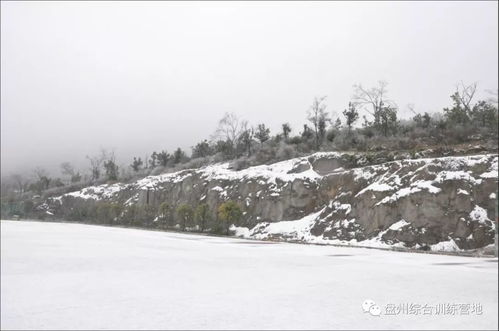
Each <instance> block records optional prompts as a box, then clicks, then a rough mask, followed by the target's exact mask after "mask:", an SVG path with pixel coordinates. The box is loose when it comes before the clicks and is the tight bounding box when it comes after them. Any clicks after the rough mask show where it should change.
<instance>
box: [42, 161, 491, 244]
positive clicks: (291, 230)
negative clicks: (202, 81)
mask: <svg viewBox="0 0 499 331" xmlns="http://www.w3.org/2000/svg"><path fill="white" fill-rule="evenodd" d="M361 164H362V159H360V158H358V157H357V158H356V157H355V156H352V155H350V154H338V153H316V154H313V155H311V156H309V157H303V158H297V159H292V160H288V161H284V162H279V163H275V164H272V165H263V166H257V167H251V168H248V169H244V170H240V171H233V170H231V169H229V164H217V165H211V166H207V167H204V168H201V169H193V170H184V171H180V172H176V173H171V174H163V175H159V176H150V177H146V178H144V179H142V180H139V181H137V182H134V183H131V184H113V185H101V186H95V187H89V188H86V189H83V190H82V191H77V192H72V193H68V194H65V195H63V196H60V197H57V198H51V199H49V200H48V201H47V203H46V204H44V205H43V208H45V209H46V210H48V211H49V212H51V213H54V214H55V215H58V214H60V215H62V214H63V210H64V209H67V208H72V206H74V205H75V204H78V203H82V202H83V203H84V201H88V200H109V201H113V202H119V203H123V204H127V205H128V204H151V205H153V206H158V205H159V204H161V203H162V202H164V201H166V202H168V203H169V204H170V205H171V206H177V205H179V204H183V203H186V204H191V205H193V206H196V205H198V204H199V203H203V202H205V203H207V204H208V205H209V207H210V212H211V213H212V215H213V216H215V213H216V210H217V207H218V206H219V205H220V204H221V203H223V202H224V201H227V200H233V201H237V202H238V203H239V204H240V206H241V208H242V209H243V212H244V218H243V221H242V222H241V224H238V227H236V228H234V230H235V231H236V233H238V234H241V235H245V236H248V237H254V238H261V239H265V238H267V239H270V238H278V239H287V240H296V241H307V242H321V243H349V244H359V245H369V246H398V247H410V248H417V249H432V250H457V249H474V248H480V247H484V246H487V245H489V244H492V243H493V241H494V224H493V222H492V220H493V219H495V218H496V216H495V205H496V203H497V202H496V201H497V200H496V194H497V192H496V191H497V171H498V170H497V165H498V158H497V155H493V154H488V155H475V156H458V157H441V158H429V159H414V160H398V161H392V162H386V163H382V164H378V165H371V166H364V167H362V166H360V165H361ZM290 221H291V222H290ZM244 228H247V229H244Z"/></svg>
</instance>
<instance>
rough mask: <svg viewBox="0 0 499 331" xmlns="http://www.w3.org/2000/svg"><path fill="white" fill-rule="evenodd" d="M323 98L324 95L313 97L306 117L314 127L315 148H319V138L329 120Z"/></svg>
mask: <svg viewBox="0 0 499 331" xmlns="http://www.w3.org/2000/svg"><path fill="white" fill-rule="evenodd" d="M325 100H326V97H315V98H314V101H313V102H312V106H311V107H310V109H309V110H308V113H307V115H308V116H307V119H308V120H309V121H310V123H312V125H313V127H314V134H315V148H316V149H319V147H320V145H321V144H320V143H321V138H322V136H323V134H324V132H325V128H326V123H328V122H330V121H331V119H330V118H329V115H328V114H327V113H326V107H327V106H326V104H325V102H324V101H325Z"/></svg>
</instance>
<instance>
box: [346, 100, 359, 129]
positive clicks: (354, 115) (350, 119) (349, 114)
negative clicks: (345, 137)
mask: <svg viewBox="0 0 499 331" xmlns="http://www.w3.org/2000/svg"><path fill="white" fill-rule="evenodd" d="M343 115H344V116H345V120H346V124H347V127H348V131H349V132H350V131H351V130H352V126H353V125H354V123H355V122H356V121H357V120H358V119H359V111H358V110H357V108H356V107H355V104H353V103H352V102H349V103H348V110H347V109H345V110H344V111H343Z"/></svg>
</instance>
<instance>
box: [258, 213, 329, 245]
mask: <svg viewBox="0 0 499 331" xmlns="http://www.w3.org/2000/svg"><path fill="white" fill-rule="evenodd" d="M322 211H323V210H320V211H318V212H315V213H312V214H310V215H307V216H305V217H303V218H301V219H299V220H294V221H281V222H274V223H267V222H265V223H260V224H257V225H256V226H255V227H254V228H253V229H252V230H251V231H250V233H249V236H250V237H252V238H255V239H267V238H271V237H272V236H276V235H277V236H282V237H284V238H292V239H296V240H304V241H310V240H312V241H313V240H314V239H315V238H314V237H315V236H313V235H311V234H310V228H311V227H312V226H313V225H314V224H315V221H316V220H317V218H318V217H319V215H320V214H321V213H322Z"/></svg>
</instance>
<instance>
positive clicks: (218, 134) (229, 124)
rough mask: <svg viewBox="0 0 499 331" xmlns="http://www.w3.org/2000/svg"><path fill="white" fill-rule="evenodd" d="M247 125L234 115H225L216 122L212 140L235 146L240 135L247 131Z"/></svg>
mask: <svg viewBox="0 0 499 331" xmlns="http://www.w3.org/2000/svg"><path fill="white" fill-rule="evenodd" d="M247 125H248V122H247V121H243V120H241V119H240V118H239V117H238V116H237V115H236V114H234V113H225V115H224V117H222V119H221V120H220V121H218V127H217V130H216V131H215V134H214V138H216V139H219V140H220V139H222V140H225V141H229V142H230V143H232V144H233V145H235V144H236V142H237V139H238V138H239V136H240V135H241V133H242V132H244V131H245V130H246V129H247Z"/></svg>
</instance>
